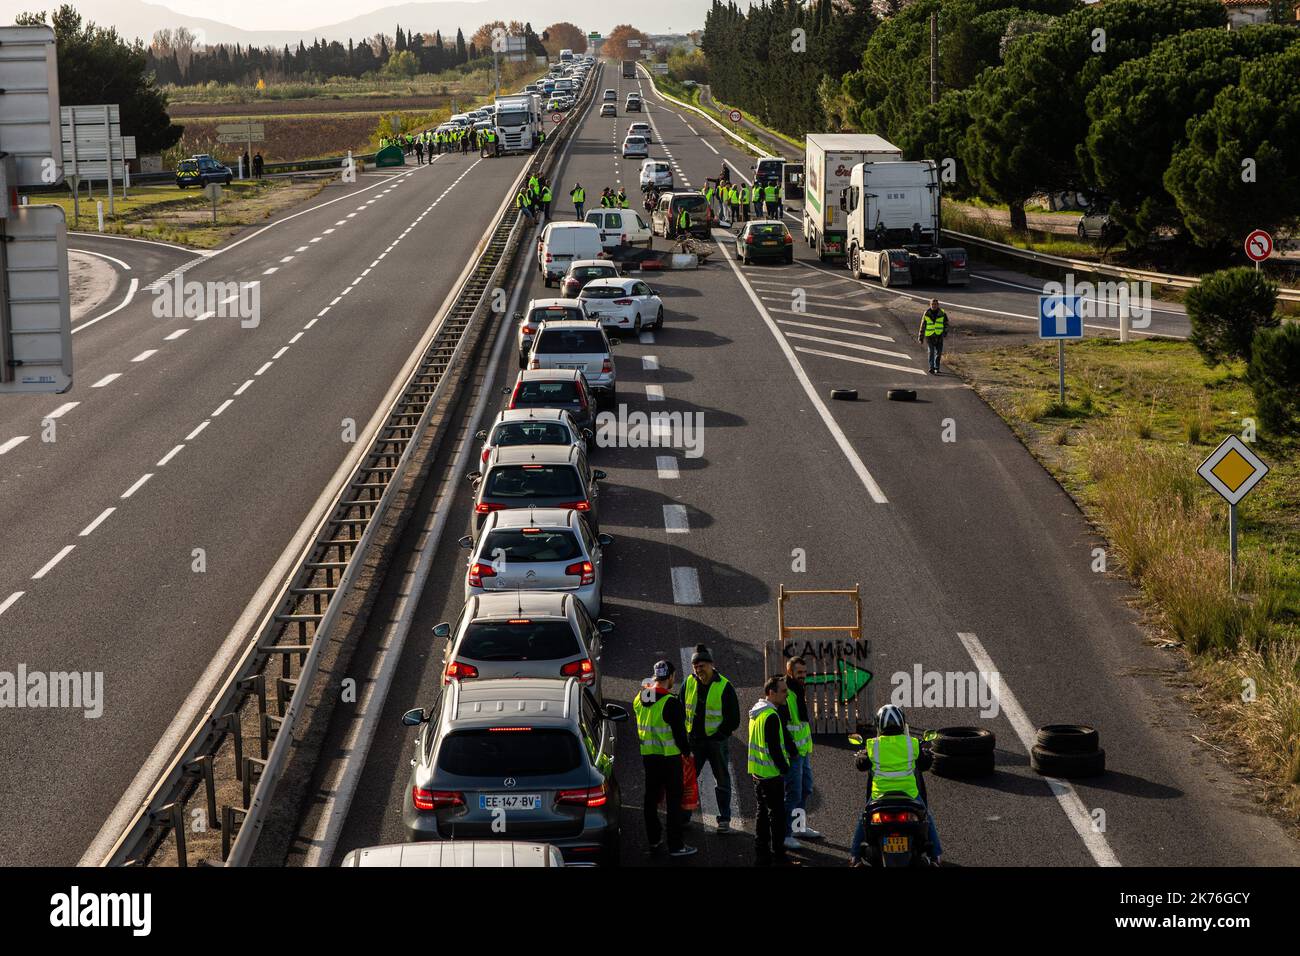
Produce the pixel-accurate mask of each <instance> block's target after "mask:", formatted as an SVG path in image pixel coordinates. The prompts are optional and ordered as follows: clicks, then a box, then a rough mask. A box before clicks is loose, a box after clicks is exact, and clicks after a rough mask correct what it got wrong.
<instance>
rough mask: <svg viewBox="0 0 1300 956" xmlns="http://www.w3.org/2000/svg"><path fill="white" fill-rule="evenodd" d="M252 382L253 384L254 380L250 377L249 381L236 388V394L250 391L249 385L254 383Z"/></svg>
mask: <svg viewBox="0 0 1300 956" xmlns="http://www.w3.org/2000/svg"><path fill="white" fill-rule="evenodd" d="M252 384H253V380H252V379H251V378H250V379H249V380H248V381H247V382H245V383H244V384H243V385H241V386H239V388H237V389H235V394H236V395H243V394H244V392H246V391H248V386H250V385H252Z"/></svg>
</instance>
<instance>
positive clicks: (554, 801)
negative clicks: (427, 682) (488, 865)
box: [402, 678, 628, 864]
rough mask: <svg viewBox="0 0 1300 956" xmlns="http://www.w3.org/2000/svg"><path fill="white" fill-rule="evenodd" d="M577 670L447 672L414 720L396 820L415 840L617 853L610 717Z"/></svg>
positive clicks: (590, 858)
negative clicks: (453, 675)
mask: <svg viewBox="0 0 1300 956" xmlns="http://www.w3.org/2000/svg"><path fill="white" fill-rule="evenodd" d="M627 719H628V711H627V709H626V708H624V707H620V706H619V705H617V704H607V705H605V706H604V707H602V706H601V705H600V703H599V702H598V701H597V700H596V698H595V697H594V696H593V695H592V693H591V691H590V690H589V689H588V688H586V687H584V686H583V685H582V684H581V683H580V682H579V681H578V680H577V679H576V678H569V679H568V680H550V679H536V678H523V679H512V680H485V681H453V682H452V683H450V684H448V685H447V686H445V687H444V688H443V689H442V692H441V694H440V695H439V698H438V700H437V701H436V702H435V704H434V706H433V707H432V708H430V709H429V710H418V709H417V710H411V711H407V712H406V714H404V715H403V716H402V723H403V724H405V725H407V726H409V727H419V728H420V733H419V736H418V737H417V738H416V741H415V759H414V760H412V761H411V764H412V766H411V776H410V785H409V788H408V790H407V792H406V795H405V797H404V799H403V800H402V822H403V824H404V825H405V827H406V831H407V834H408V836H409V837H410V839H412V840H452V839H455V840H492V839H498V840H530V841H539V842H546V843H550V844H552V845H553V846H556V847H558V848H559V850H560V852H561V853H562V854H563V855H564V859H565V861H566V862H568V863H606V864H613V863H616V862H617V860H618V853H619V829H618V818H619V810H620V804H621V796H620V793H619V787H618V781H617V779H616V778H615V776H614V747H615V742H616V735H615V728H614V725H615V723H618V722H620V721H625V720H627Z"/></svg>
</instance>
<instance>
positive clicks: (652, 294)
mask: <svg viewBox="0 0 1300 956" xmlns="http://www.w3.org/2000/svg"><path fill="white" fill-rule="evenodd" d="M578 301H579V302H581V303H582V304H583V307H584V308H585V310H586V313H587V317H588V318H590V319H594V320H596V321H599V322H600V324H601V325H602V326H604V327H605V328H608V329H619V330H622V331H629V332H640V331H641V330H642V329H661V328H663V325H664V303H663V300H662V299H660V298H659V293H658V292H657V291H656V290H654V289H652V288H650V287H649V286H648V285H646V284H645V283H644V282H643V281H641V280H640V279H628V278H620V279H593V280H592V281H591V282H588V283H587V284H586V285H585V286H583V287H582V291H581V292H579V293H578Z"/></svg>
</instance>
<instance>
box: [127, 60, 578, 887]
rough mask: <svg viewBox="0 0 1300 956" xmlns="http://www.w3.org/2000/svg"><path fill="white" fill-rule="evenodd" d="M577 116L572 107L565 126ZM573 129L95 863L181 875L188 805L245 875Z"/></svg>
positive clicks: (496, 235)
mask: <svg viewBox="0 0 1300 956" xmlns="http://www.w3.org/2000/svg"><path fill="white" fill-rule="evenodd" d="M594 88H595V84H594V83H593V84H591V86H590V87H589V88H588V89H587V91H586V93H585V96H584V99H583V101H582V105H585V104H586V103H587V102H589V101H590V99H591V97H592V95H593V91H594ZM578 109H579V104H575V106H574V109H573V112H572V114H571V115H576V114H577V112H578ZM575 127H576V124H574V123H561V124H559V125H558V126H557V127H556V129H555V131H554V132H555V133H557V134H558V135H552V136H550V137H548V138H547V140H546V142H545V143H544V144H543V145H542V147H541V148H540V149H539V150H538V152H537V153H536V154H535V155H534V157H533V159H532V161H531V162H529V163H528V164H526V165H525V166H524V168H523V169H522V170H521V172H520V174H519V176H518V177H517V178H516V180H515V182H514V184H513V186H512V187H511V190H510V192H509V193H508V194H507V196H506V198H505V199H504V201H503V202H502V204H501V206H500V208H499V209H498V212H497V216H496V220H495V225H494V226H493V227H491V231H490V233H489V234H488V235H487V236H486V238H485V239H484V241H482V242H481V243H480V245H479V247H478V248H477V249H476V250H475V260H474V261H473V262H472V264H471V266H469V267H468V268H467V269H466V271H465V272H464V273H463V274H462V277H461V280H460V284H459V287H458V289H457V291H456V293H455V295H454V297H453V298H452V304H451V305H450V306H449V307H448V310H447V312H446V315H445V316H444V318H443V320H442V322H441V323H440V324H439V325H438V327H437V329H436V331H435V332H434V334H433V336H432V338H431V340H430V341H429V343H428V345H427V347H426V348H425V351H424V354H423V356H422V357H421V358H420V359H419V361H418V364H417V365H416V367H415V369H414V371H413V372H412V373H411V374H410V375H409V376H408V378H407V380H406V383H405V385H404V386H403V387H402V389H401V390H400V392H399V393H398V395H397V397H396V398H395V399H394V401H393V403H392V404H391V405H390V407H389V409H388V411H387V413H386V415H385V416H384V418H383V420H382V421H381V422H380V423H379V425H378V426H377V427H376V428H375V430H374V431H373V432H372V433H371V434H370V435H368V436H367V443H366V447H367V450H366V451H365V453H364V454H363V455H362V456H361V458H360V461H359V463H358V464H357V466H356V467H355V468H354V470H353V471H352V473H351V474H350V475H349V477H348V479H347V480H346V481H345V482H344V483H343V484H342V486H341V487H340V489H339V491H338V492H337V494H336V496H335V498H334V501H333V503H332V505H331V506H330V508H329V509H328V511H327V512H326V514H325V517H324V518H323V519H322V521H321V522H320V524H319V525H318V526H317V527H316V529H315V531H314V534H313V538H312V541H311V543H310V544H309V545H308V546H307V547H306V548H304V550H303V552H302V553H301V555H300V556H299V558H298V561H297V563H296V565H295V567H294V569H293V570H292V571H291V572H290V573H289V574H288V575H287V577H286V580H285V581H284V583H283V584H282V585H281V587H280V590H279V592H278V593H277V596H276V598H275V599H274V600H273V601H272V602H271V604H270V606H269V609H268V610H267V611H266V612H265V613H264V614H263V617H262V618H261V620H260V623H259V625H258V627H257V628H256V630H255V632H254V633H255V635H256V637H255V638H254V639H253V640H252V641H250V642H249V643H248V644H247V645H246V646H245V649H244V652H243V654H242V655H241V657H240V659H239V661H238V663H237V664H236V666H235V667H234V668H233V670H232V672H231V674H230V676H229V677H228V678H227V679H226V682H225V683H224V684H223V686H222V688H221V690H219V691H218V692H217V694H216V696H215V698H214V700H213V702H212V703H211V704H210V705H209V706H208V708H207V710H206V711H205V713H204V715H203V717H202V718H201V719H200V720H199V721H198V722H197V724H196V725H195V727H194V728H193V730H192V731H191V732H190V734H189V735H188V736H187V738H186V740H185V743H184V744H183V745H182V746H181V747H180V748H179V750H178V751H177V753H176V755H175V756H174V757H173V759H172V760H171V761H170V763H169V764H168V765H167V768H166V769H165V770H164V771H163V772H162V773H161V774H160V776H159V779H158V780H157V782H156V783H155V784H154V786H153V787H152V788H151V789H150V791H149V795H148V797H147V798H146V800H145V802H144V804H143V805H142V806H141V807H140V809H139V810H138V811H137V812H136V814H135V815H134V817H133V818H132V820H131V822H130V823H129V824H128V825H127V826H126V827H125V828H124V830H123V832H122V834H121V835H120V837H119V838H118V839H117V840H116V841H115V842H114V844H113V846H112V849H111V850H110V851H109V853H108V855H107V856H106V858H105V859H104V860H103V861H102V864H101V865H105V866H124V865H125V866H129V865H139V864H145V863H148V862H149V861H150V859H151V857H153V856H154V855H155V854H156V853H158V852H160V848H161V847H162V845H163V843H164V841H165V840H166V838H167V836H168V835H170V836H171V837H172V838H173V849H174V852H175V858H176V863H177V865H179V866H182V867H185V866H188V865H190V859H189V855H190V854H189V847H188V846H187V830H186V827H187V822H188V820H189V819H190V815H189V813H188V812H187V806H186V805H187V803H189V802H192V801H194V800H196V799H198V798H202V799H203V801H204V805H205V807H206V813H207V817H206V819H207V821H208V825H209V827H210V828H212V829H215V830H218V831H219V832H220V838H221V861H223V862H224V863H225V865H228V866H242V865H245V864H247V863H248V862H249V860H250V859H251V857H252V854H253V850H254V849H255V847H256V844H257V840H258V837H259V836H260V835H261V832H262V826H263V824H264V822H265V817H266V814H267V812H268V810H269V808H270V806H271V803H272V800H273V799H274V795H275V788H276V784H277V783H278V780H279V777H280V774H281V772H282V771H283V769H284V766H285V764H286V763H287V761H288V758H289V755H290V751H291V748H292V744H293V732H294V729H295V725H296V723H297V721H298V719H299V718H300V717H301V715H302V714H303V712H304V711H305V710H306V709H307V708H308V700H309V697H310V696H311V693H312V685H313V683H314V682H315V679H316V675H317V669H318V666H319V662H320V657H321V654H322V652H323V649H324V648H325V647H326V646H327V645H328V644H329V640H330V637H331V634H332V632H333V629H334V627H335V625H336V624H337V622H338V619H339V617H340V616H341V614H342V612H343V608H344V605H345V604H346V598H347V597H348V595H349V593H350V592H351V589H352V587H353V585H354V584H355V583H356V579H357V577H358V575H359V573H360V572H361V570H362V568H363V566H364V565H365V563H366V558H367V555H368V551H369V549H370V547H371V545H372V543H373V541H374V538H375V536H376V534H377V532H378V529H379V528H380V526H381V525H382V524H383V521H382V519H383V517H384V515H385V513H386V512H387V510H388V508H389V507H390V506H391V503H392V501H393V499H394V498H395V497H396V496H397V494H398V491H399V489H400V487H401V485H402V482H403V479H404V478H405V475H406V471H407V469H408V466H409V464H410V462H411V459H412V458H413V456H414V454H415V451H416V449H417V447H418V446H419V445H420V443H421V441H422V440H423V439H424V438H425V436H426V432H427V430H428V427H429V425H430V422H431V420H432V418H433V416H434V414H435V412H436V411H437V410H438V409H440V408H442V407H445V404H446V403H445V400H454V397H455V396H454V395H453V394H452V392H453V391H454V390H456V389H458V388H459V387H461V386H462V381H463V378H464V377H463V376H458V375H451V376H449V375H447V372H448V370H450V369H453V368H456V367H457V365H458V364H459V363H460V362H461V360H462V359H464V358H465V357H466V350H467V348H468V347H469V343H471V342H472V341H475V340H477V338H478V335H477V332H478V329H479V328H480V327H481V326H482V324H483V323H484V322H485V321H486V320H487V317H488V316H489V315H490V314H492V313H491V308H492V299H493V294H494V290H495V289H496V288H497V287H498V286H499V285H500V280H501V278H502V275H503V272H504V270H505V269H506V268H508V266H509V264H510V263H511V261H512V259H513V256H514V253H515V252H516V251H517V248H518V244H519V242H520V241H521V236H522V230H521V229H520V228H519V227H520V222H519V210H518V209H517V208H516V207H515V205H514V202H513V197H514V195H515V192H516V191H517V190H518V188H519V186H520V184H521V183H522V182H523V181H524V180H525V178H526V177H527V176H528V175H529V174H530V173H532V172H539V173H545V172H546V171H547V170H548V168H550V167H551V166H552V165H553V163H554V160H555V158H556V157H557V155H558V153H559V149H560V147H561V145H562V144H563V143H564V142H565V140H566V139H567V138H568V136H570V135H572V130H573V129H574V128H575ZM277 670H278V673H276V671H277ZM250 744H252V745H253V746H254V747H255V748H256V749H255V752H256V754H257V755H256V756H254V755H253V753H251V752H250V746H249V745H250ZM235 785H237V786H235ZM227 788H228V789H229V792H234V791H237V792H238V794H239V796H240V799H239V801H238V803H237V804H236V803H233V802H225V803H223V805H222V806H221V807H220V812H218V803H219V802H221V801H220V800H219V797H220V793H219V791H220V790H222V789H227ZM204 862H212V863H216V862H217V861H215V860H204Z"/></svg>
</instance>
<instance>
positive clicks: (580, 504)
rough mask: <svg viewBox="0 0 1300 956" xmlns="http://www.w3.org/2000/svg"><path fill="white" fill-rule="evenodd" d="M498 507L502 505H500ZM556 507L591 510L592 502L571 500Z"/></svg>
mask: <svg viewBox="0 0 1300 956" xmlns="http://www.w3.org/2000/svg"><path fill="white" fill-rule="evenodd" d="M497 507H500V505H498V506H497ZM555 507H557V508H569V509H571V510H573V511H590V510H591V502H590V501H586V500H583V501H570V502H569V503H568V504H563V505H556V506H555Z"/></svg>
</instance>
